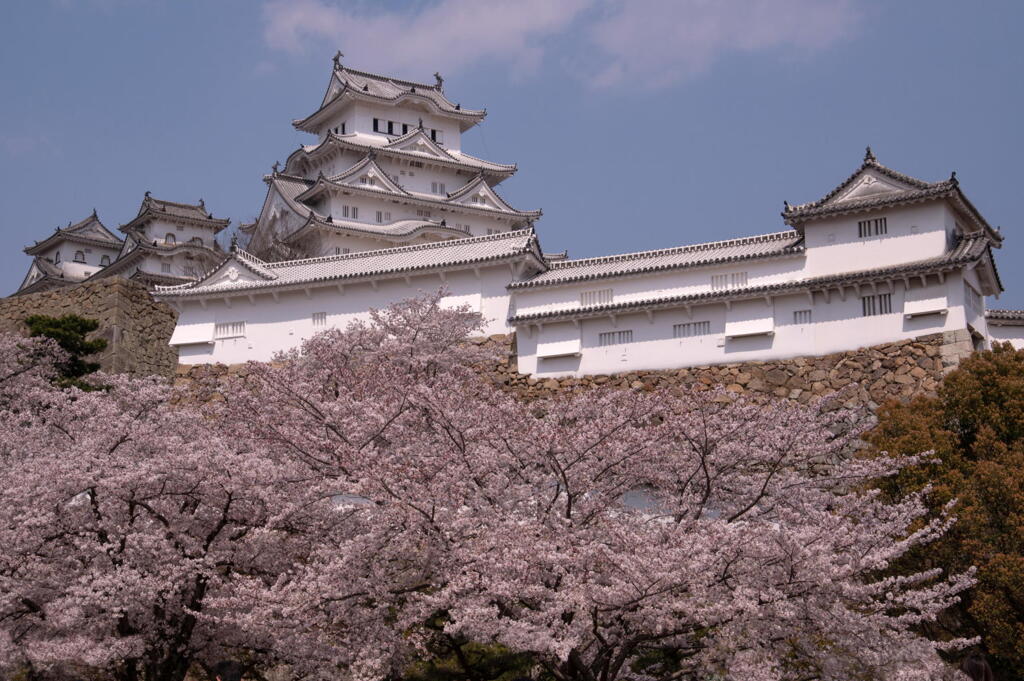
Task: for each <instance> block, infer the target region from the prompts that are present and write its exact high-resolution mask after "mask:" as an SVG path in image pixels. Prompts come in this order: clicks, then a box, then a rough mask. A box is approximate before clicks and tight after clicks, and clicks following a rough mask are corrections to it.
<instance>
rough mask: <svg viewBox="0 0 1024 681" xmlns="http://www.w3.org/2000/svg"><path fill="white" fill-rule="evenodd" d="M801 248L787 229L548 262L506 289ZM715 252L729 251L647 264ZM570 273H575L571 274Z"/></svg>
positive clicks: (792, 252) (773, 255)
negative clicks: (766, 247)
mask: <svg viewBox="0 0 1024 681" xmlns="http://www.w3.org/2000/svg"><path fill="white" fill-rule="evenodd" d="M776 242H779V243H780V244H783V245H781V247H780V248H779V249H778V250H777V251H770V252H748V253H742V252H736V251H737V249H742V248H743V247H748V246H757V245H762V244H772V243H776ZM804 249H805V247H804V244H803V238H802V237H801V236H800V234H799V233H797V232H795V231H793V230H787V231H785V232H775V233H772V234H761V235H757V236H751V237H744V238H741V239H729V240H726V241H712V242H708V243H702V244H692V245H688V246H676V247H674V248H664V249H660V250H654V251H638V252H636V253H623V254H619V255H608V256H601V257H598V258H583V259H579V260H555V261H553V262H550V263H549V269H548V270H547V271H546V272H544V273H541V274H539V275H537V276H535V277H533V278H531V279H527V280H524V281H517V282H512V283H511V284H509V288H510V289H526V288H535V287H542V286H543V287H548V286H562V285H567V284H573V283H578V282H581V281H592V280H597V279H607V278H611V277H623V276H636V275H643V274H650V273H654V272H662V271H671V270H677V269H689V268H694V267H708V266H713V265H720V264H722V263H727V262H739V261H746V260H761V259H764V260H767V259H774V258H783V257H790V256H799V255H803V253H804ZM715 251H730V253H729V254H725V253H723V254H721V255H719V256H717V257H708V258H705V259H701V260H690V261H677V262H663V263H651V262H650V261H653V260H657V259H659V258H662V259H664V258H670V257H671V256H675V255H691V254H697V253H702V252H707V253H709V254H710V253H714V252H715ZM645 261H647V262H648V264H646V265H645V264H644V262H645ZM602 265H612V267H611V268H609V269H606V270H604V271H599V272H586V271H585V270H584V268H586V267H590V266H602ZM574 270H576V272H575V273H574Z"/></svg>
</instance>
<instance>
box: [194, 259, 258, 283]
mask: <svg viewBox="0 0 1024 681" xmlns="http://www.w3.org/2000/svg"><path fill="white" fill-rule="evenodd" d="M249 257H251V256H249ZM274 278H275V277H274V276H273V275H269V274H264V273H262V272H259V271H256V270H254V268H252V267H250V266H249V265H248V264H246V263H245V262H243V261H242V260H241V259H239V258H238V257H237V256H236V257H232V258H228V259H227V260H226V261H225V262H224V263H222V264H221V266H220V267H218V268H217V269H216V270H214V271H213V272H212V273H210V274H208V275H207V276H205V277H203V279H202V280H201V282H200V283H201V284H202V285H203V286H209V287H214V288H234V287H237V286H245V285H247V284H252V283H254V282H260V281H267V280H268V279H274Z"/></svg>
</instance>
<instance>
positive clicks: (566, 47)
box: [263, 0, 861, 89]
mask: <svg viewBox="0 0 1024 681" xmlns="http://www.w3.org/2000/svg"><path fill="white" fill-rule="evenodd" d="M368 7H369V9H368ZM263 14H264V22H265V26H264V38H265V40H266V42H267V44H268V45H269V46H270V47H271V48H273V49H275V50H282V51H285V52H289V53H303V52H307V51H310V50H316V51H326V50H330V51H331V52H332V53H333V50H334V49H341V50H342V51H343V52H344V53H345V54H346V60H347V61H349V62H350V63H358V64H360V65H361V66H363V67H364V68H368V69H372V70H377V71H386V72H394V73H396V74H406V73H410V72H411V73H412V74H413V75H415V74H418V73H420V72H422V71H424V70H426V69H431V70H433V69H438V70H440V71H442V72H445V73H448V72H452V71H460V70H465V69H467V68H470V67H473V66H475V65H478V64H480V63H481V62H490V63H491V64H493V63H495V62H497V63H505V64H508V65H509V66H510V68H511V69H512V71H513V73H514V74H517V75H523V74H526V73H530V72H532V71H533V70H535V69H536V68H537V67H538V66H539V65H540V64H542V63H543V61H544V58H545V55H546V53H547V52H548V51H549V50H550V48H551V47H552V44H553V43H554V42H556V41H557V43H558V49H559V50H560V51H561V52H562V54H563V57H566V61H567V62H568V63H572V64H574V65H575V66H574V68H573V69H572V70H573V71H574V72H577V73H579V74H581V75H582V77H584V78H585V79H586V80H587V81H589V83H590V84H591V85H593V86H594V87H599V88H601V87H617V86H630V87H642V88H647V89H654V88H659V87H666V86H670V85H673V84H675V83H678V82H680V81H682V80H685V79H687V78H689V77H692V76H694V75H697V74H700V73H703V72H706V71H707V70H708V69H710V68H711V67H712V66H713V65H714V63H715V62H716V61H717V60H719V59H721V58H722V57H724V56H727V55H730V54H754V53H759V52H765V51H769V50H785V51H789V52H804V53H813V52H816V51H818V50H821V49H824V48H827V47H829V46H831V45H833V44H835V43H837V42H839V41H841V40H843V39H846V38H848V37H850V36H851V35H853V34H854V33H855V32H856V31H857V29H858V26H859V24H860V21H861V20H860V16H859V12H858V9H857V7H856V6H855V5H854V3H853V0H488V1H486V2H484V1H482V0H437V1H435V2H427V3H426V4H421V5H418V6H416V7H414V8H411V9H409V10H407V11H405V12H398V11H381V10H379V9H376V8H375V6H374V5H373V4H370V5H367V4H365V3H360V2H357V1H355V0H350V1H349V2H341V1H340V0H268V1H267V2H266V3H265V5H264V8H263ZM325 48H326V49H325Z"/></svg>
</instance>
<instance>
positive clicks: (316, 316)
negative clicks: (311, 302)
mask: <svg viewBox="0 0 1024 681" xmlns="http://www.w3.org/2000/svg"><path fill="white" fill-rule="evenodd" d="M325 326H327V313H326V312H314V313H313V327H314V328H318V329H319V328H323V327H325Z"/></svg>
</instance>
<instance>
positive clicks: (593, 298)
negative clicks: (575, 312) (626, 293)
mask: <svg viewBox="0 0 1024 681" xmlns="http://www.w3.org/2000/svg"><path fill="white" fill-rule="evenodd" d="M612 297H613V295H612V289H610V288H601V289H594V290H592V291H580V305H582V306H583V307H589V306H591V305H608V304H609V303H611V302H612Z"/></svg>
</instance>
